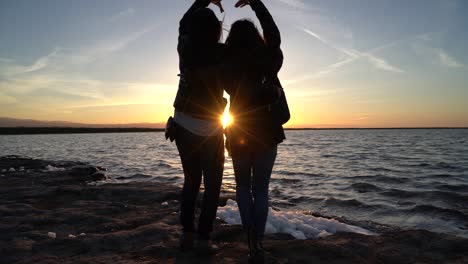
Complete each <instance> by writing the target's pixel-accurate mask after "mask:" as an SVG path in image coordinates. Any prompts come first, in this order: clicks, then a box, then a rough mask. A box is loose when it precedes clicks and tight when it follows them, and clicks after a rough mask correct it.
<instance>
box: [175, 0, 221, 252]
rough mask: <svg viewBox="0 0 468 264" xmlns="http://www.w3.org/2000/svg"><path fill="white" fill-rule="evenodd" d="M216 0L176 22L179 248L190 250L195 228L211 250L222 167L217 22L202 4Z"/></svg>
mask: <svg viewBox="0 0 468 264" xmlns="http://www.w3.org/2000/svg"><path fill="white" fill-rule="evenodd" d="M219 2H220V1H219V0H196V1H195V3H194V4H193V5H192V6H191V7H190V9H189V10H188V11H187V13H185V15H184V17H183V18H182V20H181V21H180V27H179V42H178V47H177V50H178V52H179V60H180V62H179V68H180V82H179V89H178V91H177V96H176V99H175V102H174V108H175V111H174V120H175V122H176V123H177V129H176V133H175V134H176V135H175V141H176V144H177V149H178V150H179V155H180V158H181V161H182V167H183V169H184V186H183V189H182V197H181V207H180V221H181V224H182V227H183V235H182V237H181V240H180V246H181V249H182V250H190V249H191V248H192V247H193V245H194V233H195V232H196V233H197V237H198V245H199V247H204V249H210V248H211V243H210V242H209V241H210V233H211V231H212V228H213V221H214V219H215V217H216V210H217V207H218V200H219V194H220V189H221V182H222V176H223V168H224V138H223V129H222V125H221V122H220V115H222V113H223V111H224V108H225V105H226V102H225V99H224V98H223V88H222V87H221V86H220V85H219V84H218V82H217V76H218V74H217V73H216V72H217V71H218V69H219V65H220V64H221V62H222V61H223V58H224V57H223V50H224V49H223V45H222V44H219V43H218V42H219V39H220V36H221V30H222V28H221V24H220V22H219V20H218V18H217V17H216V15H215V14H214V12H213V11H212V10H211V9H209V8H207V6H208V5H209V4H210V3H218V4H219ZM202 176H203V179H204V186H205V193H204V196H203V203H202V208H201V209H202V210H201V214H200V219H199V222H198V228H195V224H194V218H195V204H196V201H197V195H198V192H199V189H200V184H201V180H202Z"/></svg>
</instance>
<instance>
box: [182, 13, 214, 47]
mask: <svg viewBox="0 0 468 264" xmlns="http://www.w3.org/2000/svg"><path fill="white" fill-rule="evenodd" d="M221 32H222V25H221V23H220V22H219V20H218V18H217V17H216V15H215V13H214V12H213V10H211V9H209V8H200V9H198V10H197V11H195V13H194V14H193V15H192V17H191V19H190V26H189V35H190V39H191V40H192V41H193V44H194V45H195V46H198V47H206V46H209V47H211V46H214V45H216V44H217V43H218V42H219V39H220V38H221Z"/></svg>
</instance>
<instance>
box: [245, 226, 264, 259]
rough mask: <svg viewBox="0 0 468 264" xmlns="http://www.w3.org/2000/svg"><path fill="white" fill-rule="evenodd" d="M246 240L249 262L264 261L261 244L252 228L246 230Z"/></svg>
mask: <svg viewBox="0 0 468 264" xmlns="http://www.w3.org/2000/svg"><path fill="white" fill-rule="evenodd" d="M247 241H248V244H249V263H252V264H263V263H265V254H264V251H263V246H262V244H261V242H260V241H258V239H257V233H256V232H255V230H254V229H248V230H247Z"/></svg>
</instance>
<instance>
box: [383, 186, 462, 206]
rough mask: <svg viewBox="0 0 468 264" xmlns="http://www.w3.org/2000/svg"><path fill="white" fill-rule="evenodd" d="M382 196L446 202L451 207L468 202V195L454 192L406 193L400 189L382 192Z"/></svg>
mask: <svg viewBox="0 0 468 264" xmlns="http://www.w3.org/2000/svg"><path fill="white" fill-rule="evenodd" d="M381 195H384V196H389V197H397V198H418V199H423V200H435V201H440V200H442V201H445V202H446V203H448V204H451V205H462V206H463V204H465V205H466V201H468V195H460V194H457V193H454V192H444V191H425V192H417V191H405V190H398V189H391V190H389V191H385V192H382V193H381Z"/></svg>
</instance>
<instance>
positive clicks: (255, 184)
mask: <svg viewBox="0 0 468 264" xmlns="http://www.w3.org/2000/svg"><path fill="white" fill-rule="evenodd" d="M276 154H277V146H276V145H274V146H271V147H268V148H266V149H264V150H261V151H255V150H250V151H246V152H245V153H242V155H240V153H239V155H235V156H234V157H233V158H232V162H233V165H234V173H235V176H236V199H237V204H238V206H239V211H240V215H241V219H242V225H243V227H244V228H245V229H246V230H255V235H256V236H257V240H258V241H261V240H262V239H263V235H264V233H265V224H266V221H267V217H268V187H269V184H270V177H271V172H272V170H273V165H274V163H275V160H276Z"/></svg>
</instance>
